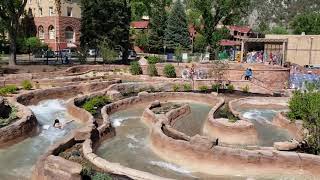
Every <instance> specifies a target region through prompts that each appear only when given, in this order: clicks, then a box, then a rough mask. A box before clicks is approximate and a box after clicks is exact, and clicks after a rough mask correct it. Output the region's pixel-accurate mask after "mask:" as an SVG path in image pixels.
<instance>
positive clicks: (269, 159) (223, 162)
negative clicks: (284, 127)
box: [150, 122, 320, 177]
mask: <svg viewBox="0 0 320 180" xmlns="http://www.w3.org/2000/svg"><path fill="white" fill-rule="evenodd" d="M161 126H162V125H161V122H158V123H157V124H156V125H155V126H154V127H153V128H152V132H151V136H150V139H151V144H152V149H153V150H154V152H155V153H156V154H158V155H159V156H160V157H162V158H163V159H165V160H166V161H169V162H171V163H176V164H179V165H181V166H183V167H188V168H189V169H191V170H193V171H196V172H203V173H208V174H215V175H227V174H229V175H234V174H237V175H241V176H261V177H266V176H276V177H280V176H281V175H289V176H291V175H297V176H299V175H302V176H303V175H307V176H312V175H314V176H317V177H319V175H320V171H319V169H320V168H319V167H320V166H319V165H320V157H318V156H313V155H308V154H300V153H295V152H280V151H275V150H273V151H270V150H244V149H237V148H228V147H220V146H212V144H213V142H212V140H210V139H208V138H206V137H194V138H193V139H191V140H190V141H181V140H176V139H173V138H170V137H168V136H166V135H165V134H164V133H163V132H162V131H161ZM177 152H178V153H177ZM311 157H313V158H311ZM308 163H310V164H308ZM307 164H308V165H307ZM311 164H313V165H311ZM213 169H214V171H212V170H213Z"/></svg>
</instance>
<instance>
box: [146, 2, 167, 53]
mask: <svg viewBox="0 0 320 180" xmlns="http://www.w3.org/2000/svg"><path fill="white" fill-rule="evenodd" d="M151 5H152V10H151V16H150V32H149V49H150V50H151V51H158V52H159V51H160V50H161V49H162V48H163V47H164V35H165V30H166V21H167V12H166V0H154V1H153V2H152V4H151Z"/></svg>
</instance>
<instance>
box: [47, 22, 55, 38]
mask: <svg viewBox="0 0 320 180" xmlns="http://www.w3.org/2000/svg"><path fill="white" fill-rule="evenodd" d="M48 31H49V39H55V38H56V31H55V29H54V27H53V26H52V25H50V26H49V29H48Z"/></svg>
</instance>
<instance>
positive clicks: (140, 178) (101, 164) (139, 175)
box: [82, 139, 167, 180]
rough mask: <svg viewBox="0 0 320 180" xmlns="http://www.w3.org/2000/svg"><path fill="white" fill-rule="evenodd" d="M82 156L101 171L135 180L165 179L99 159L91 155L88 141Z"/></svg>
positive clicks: (90, 144)
mask: <svg viewBox="0 0 320 180" xmlns="http://www.w3.org/2000/svg"><path fill="white" fill-rule="evenodd" d="M82 149H83V154H84V156H85V158H86V159H87V160H89V161H90V162H91V163H92V164H93V165H95V166H96V167H98V168H100V169H102V170H103V171H106V172H109V173H113V174H119V175H125V176H128V177H130V178H132V179H137V180H166V179H167V178H162V177H160V176H156V175H153V174H151V173H147V172H143V171H138V170H135V169H131V168H127V167H125V166H122V165H120V164H119V163H111V162H109V161H107V160H105V159H103V158H100V157H99V156H97V155H96V154H94V153H93V150H92V142H91V140H90V139H87V140H86V141H85V142H84V143H83V146H82Z"/></svg>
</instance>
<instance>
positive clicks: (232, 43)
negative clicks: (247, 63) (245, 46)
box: [219, 39, 241, 46]
mask: <svg viewBox="0 0 320 180" xmlns="http://www.w3.org/2000/svg"><path fill="white" fill-rule="evenodd" d="M219 44H220V46H239V45H240V44H241V42H239V41H232V40H227V39H222V40H221V41H220V42H219Z"/></svg>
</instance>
